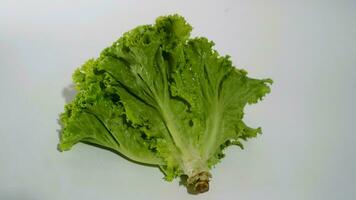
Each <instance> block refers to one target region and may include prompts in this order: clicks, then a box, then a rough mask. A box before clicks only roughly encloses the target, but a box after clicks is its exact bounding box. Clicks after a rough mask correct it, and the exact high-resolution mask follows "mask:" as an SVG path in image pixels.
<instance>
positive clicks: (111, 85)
mask: <svg viewBox="0 0 356 200" xmlns="http://www.w3.org/2000/svg"><path fill="white" fill-rule="evenodd" d="M191 30H192V27H191V26H190V25H189V24H187V23H186V21H185V20H184V18H183V17H181V16H179V15H170V16H164V17H159V18H158V19H157V20H156V23H155V24H154V25H143V26H139V27H137V28H135V29H133V30H131V31H129V32H127V33H125V34H124V35H123V36H122V37H121V38H120V39H118V40H117V41H116V42H114V43H113V44H112V45H111V46H110V47H108V48H106V49H104V50H103V51H102V52H101V54H100V56H99V58H97V59H90V60H89V61H87V62H86V63H85V64H84V65H83V66H82V67H80V68H79V69H77V70H76V71H75V73H74V74H73V81H74V83H75V85H76V89H77V91H78V94H77V95H76V97H75V99H74V100H73V101H72V102H71V103H69V104H67V105H66V106H65V112H64V113H62V114H61V122H62V125H63V129H62V133H61V136H60V143H59V148H60V150H63V151H65V150H70V149H71V148H72V146H73V145H75V144H76V143H78V142H85V143H90V144H94V145H96V146H101V147H103V148H106V149H110V150H112V151H115V152H118V153H119V154H121V155H122V156H124V157H126V158H128V159H130V160H132V161H135V162H139V163H144V164H150V165H156V166H159V167H160V168H161V169H162V171H163V172H164V173H165V177H166V179H167V180H172V179H173V178H175V177H177V176H181V175H185V176H187V177H188V182H187V184H188V185H189V186H192V190H193V191H194V192H198V193H199V192H204V191H207V190H208V186H209V185H208V182H209V179H210V177H211V175H210V173H209V169H210V168H211V167H213V166H214V165H215V164H216V163H218V162H219V161H220V160H221V158H222V157H223V156H224V154H223V149H224V148H226V147H227V146H230V145H238V146H240V147H242V143H241V141H242V140H246V139H248V138H251V137H255V136H256V135H257V134H258V133H261V129H260V128H251V127H248V126H247V125H246V124H245V123H244V122H243V121H242V119H243V114H244V113H243V109H244V107H245V105H246V104H253V103H256V102H257V101H258V100H260V99H262V97H263V96H264V95H265V94H266V93H269V92H270V88H269V84H271V83H272V80H270V79H262V80H259V79H253V78H249V77H247V72H246V71H244V70H240V69H237V68H235V67H234V66H233V65H232V63H231V60H230V59H229V56H220V55H219V54H218V52H217V51H216V50H214V49H213V46H214V43H213V42H211V41H209V40H207V39H206V38H190V32H191Z"/></svg>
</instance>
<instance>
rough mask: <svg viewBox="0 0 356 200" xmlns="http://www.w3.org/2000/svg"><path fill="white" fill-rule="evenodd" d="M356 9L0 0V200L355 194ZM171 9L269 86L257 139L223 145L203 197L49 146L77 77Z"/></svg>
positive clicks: (130, 167) (149, 172)
mask: <svg viewBox="0 0 356 200" xmlns="http://www.w3.org/2000/svg"><path fill="white" fill-rule="evenodd" d="M74 2H75V3H74ZM266 2H269V3H266ZM355 9H356V3H355V1H334V2H333V3H332V2H331V1H295V2H292V1H262V0H261V1H257V0H253V1H236V0H235V1H233V0H230V1H182V0H177V1H167V0H161V1H144V0H141V1H138V0H127V1H84V0H83V1H69V0H66V1H42V2H40V1H32V2H30V1H23V2H21V1H0V92H1V97H0V111H1V112H0V123H1V124H0V199H1V200H63V199H65V200H78V199H85V200H98V199H105V200H118V199H155V200H159V199H162V200H163V199H164V200H166V199H173V200H174V199H177V200H178V199H219V200H221V199H223V200H230V199H231V200H232V199H239V200H250V199H256V200H260V199H270V200H286V199H288V200H294V199H296V200H300V199H303V200H329V199H335V200H336V199H342V200H352V199H355V198H356V192H355V187H356V175H355V169H356V159H355V158H356V156H355V153H356V152H355V151H356V150H355V148H354V145H355V144H356V137H355V133H354V128H353V126H354V124H355V117H354V113H356V109H355V108H356V106H355V103H356V95H355V90H356V39H355V37H356V20H355V19H356V12H355ZM176 12H177V13H180V14H182V15H184V16H185V17H186V19H187V20H188V21H189V22H190V23H191V24H192V25H193V26H194V27H195V29H194V31H193V35H201V36H206V37H208V38H209V39H212V40H214V41H215V43H216V48H217V49H218V50H219V51H220V52H221V53H222V54H230V55H231V56H232V59H233V61H234V63H235V65H237V66H239V67H241V68H244V69H246V70H248V71H249V74H250V76H252V77H258V78H265V77H271V78H273V79H274V81H275V84H274V85H273V87H272V93H271V94H270V95H269V96H268V97H267V98H266V99H265V100H264V101H263V102H261V103H260V104H258V105H255V106H251V107H248V108H247V110H246V111H247V113H246V121H247V122H248V124H250V125H252V126H262V128H263V131H264V135H262V136H261V137H258V138H257V139H253V140H251V141H249V142H247V143H246V150H244V151H241V150H239V149H237V148H230V149H229V150H227V151H226V153H227V157H226V158H225V159H224V160H223V162H222V163H221V164H219V165H217V167H216V168H215V169H213V170H212V173H213V180H212V182H211V191H210V192H208V193H205V194H202V195H199V196H192V195H189V194H187V193H186V191H185V188H184V187H179V186H178V181H174V182H173V183H167V182H165V181H163V180H162V177H163V176H162V174H161V172H160V171H159V170H158V169H156V168H148V167H144V166H140V165H137V164H133V163H130V162H128V161H126V160H124V159H122V158H120V157H118V156H117V155H115V154H112V153H110V152H107V151H104V150H101V149H98V148H93V147H90V146H86V145H82V144H80V145H78V146H76V147H75V148H74V149H73V150H72V151H70V152H66V153H59V152H58V151H57V150H56V144H57V142H58V137H57V131H56V130H57V129H59V125H58V124H57V121H56V120H57V118H58V113H60V112H62V111H63V106H64V103H65V99H64V97H63V95H62V93H63V90H64V88H65V87H67V86H68V85H69V84H70V83H71V74H72V72H73V70H74V69H75V68H76V67H77V66H79V65H81V64H82V63H83V62H84V61H85V60H86V59H88V58H90V57H95V56H97V55H98V53H99V52H100V51H101V50H102V49H103V48H104V47H106V46H108V45H110V44H111V42H113V41H114V40H115V39H116V38H118V37H119V36H120V35H121V34H122V33H123V32H125V31H127V30H129V29H131V28H133V27H135V26H137V25H140V24H145V23H152V22H153V21H154V19H155V18H156V17H157V16H159V15H163V14H169V13H176Z"/></svg>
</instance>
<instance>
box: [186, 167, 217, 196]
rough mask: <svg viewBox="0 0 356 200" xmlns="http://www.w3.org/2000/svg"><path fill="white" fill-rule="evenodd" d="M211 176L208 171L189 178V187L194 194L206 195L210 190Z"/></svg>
mask: <svg viewBox="0 0 356 200" xmlns="http://www.w3.org/2000/svg"><path fill="white" fill-rule="evenodd" d="M210 178H211V174H210V173H209V172H206V171H202V172H199V173H196V174H195V175H193V176H190V177H188V180H187V183H188V187H190V188H191V189H192V192H194V193H204V192H207V191H208V190H209V179H210Z"/></svg>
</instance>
